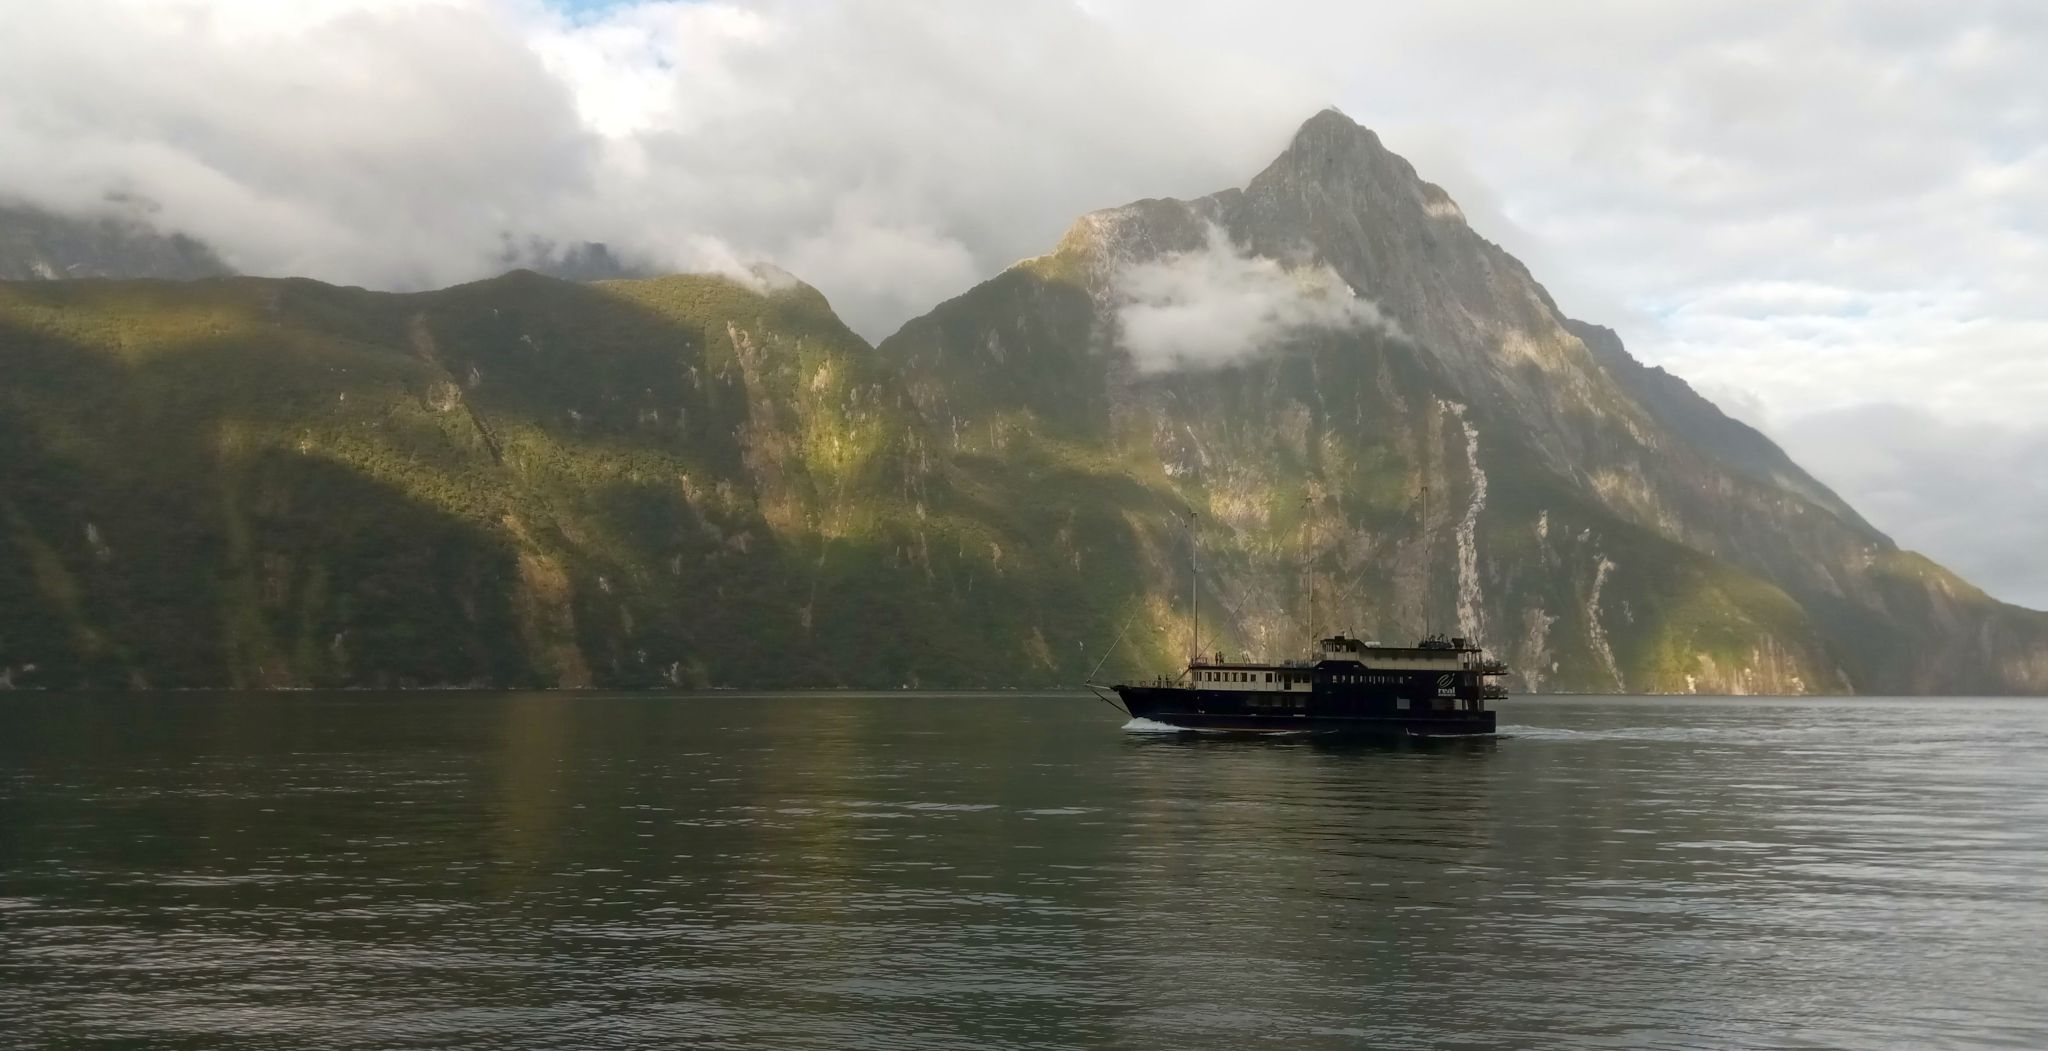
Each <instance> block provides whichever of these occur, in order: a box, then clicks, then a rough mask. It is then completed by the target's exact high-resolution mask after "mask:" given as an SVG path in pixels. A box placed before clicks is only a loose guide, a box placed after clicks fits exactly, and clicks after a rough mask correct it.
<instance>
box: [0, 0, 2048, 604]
mask: <svg viewBox="0 0 2048 1051" xmlns="http://www.w3.org/2000/svg"><path fill="white" fill-rule="evenodd" d="M0 13H4V14H5V16H6V24H7V26H8V30H7V32H6V33H4V34H0V195H4V196H11V197H14V198H18V199H25V200H27V201H29V202H31V203H35V204H40V205H44V206H49V207H57V208H66V209H79V208H92V207H98V206H101V203H102V202H104V201H105V199H106V198H107V197H108V195H109V194H119V195H125V196H127V197H129V198H137V199H146V200H149V201H152V202H154V203H155V205H156V207H157V208H158V213H157V215H158V218H159V220H160V221H162V222H165V223H167V224H172V225H176V226H179V227H182V228H184V229H186V230H188V231H189V232H191V233H193V234H195V235H197V236H199V237H201V238H203V239H205V240H207V241H209V242H211V243H213V244H215V245H217V246H219V247H220V248H221V249H222V251H223V253H224V254H225V255H227V256H228V257H229V261H230V262H231V263H233V264H234V265H235V266H237V267H238V268H240V269H242V270H245V271H248V272H252V273H277V274H283V273H293V274H307V275H311V276H316V277H321V278H325V279H328V280H335V281H343V282H350V283H359V284H366V285H372V286H380V287H423V286H431V285H437V284H445V283H448V282H452V281H457V280H464V279H468V278H472V277H476V276H479V275H481V274H484V273H487V272H490V271H491V270H492V269H493V267H494V265H495V262H496V261H497V260H498V259H500V258H502V256H503V253H504V251H505V249H506V241H505V238H506V236H507V235H508V233H509V234H512V235H514V236H516V237H518V238H528V237H533V238H544V239H554V240H559V241H581V240H601V241H605V242H607V243H610V244H612V245H614V246H616V247H619V248H622V249H625V250H627V251H629V252H631V253H635V254H637V255H640V256H642V257H644V258H646V259H648V260H649V261H652V262H655V263H658V264H662V265H667V266H675V267H689V268H721V267H725V268H729V267H735V266H738V265H741V264H742V263H744V262H746V261H750V260H755V259H768V260H772V261H774V262H777V263H779V264H780V265H782V266H784V267H786V268H787V269H789V270H791V271H792V272H794V273H796V274H798V275H799V276H801V277H803V278H804V279H806V280H808V281H810V282H812V283H813V284H816V285H818V286H819V287H820V288H822V289H823V290H824V291H825V292H826V293H827V294H828V295H829V296H831V297H832V299H833V302H834V303H835V304H836V305H838V306H839V307H840V309H841V311H842V313H844V314H845V315H846V316H847V317H848V319H849V320H850V321H851V322H852V323H853V324H854V325H855V326H856V327H857V328H859V329H861V330H862V331H863V332H865V333H867V334H869V335H871V336H875V337H879V336H881V335H884V334H886V333H887V332H888V331H890V330H892V329H893V327H894V326H895V325H896V324H897V323H899V322H900V321H902V320H903V319H904V318H906V317H908V316H910V315H912V314H914V313H917V312H920V311H922V310H924V309H926V308H927V307H929V306H930V305H931V304H933V303H934V302H936V301H937V300H939V299H942V298H944V297H946V296H948V295H951V294H954V293H956V292H958V291H960V290H962V289H963V288H965V287H967V286H968V285H970V284H971V283H973V282H974V281H976V280H978V279H980V278H983V277H986V276H988V275H990V274H992V273H994V272H995V271H997V270H999V269H1001V268H1002V267H1003V266H1005V265H1007V264H1008V263H1010V262H1011V261H1013V260H1015V259H1017V258H1021V257H1024V256H1028V255H1033V254H1036V253H1038V252H1040V251H1043V250H1044V249H1045V248H1047V247H1048V246H1049V245H1050V244H1051V243H1052V242H1053V241H1054V240H1055V239H1056V238H1057V237H1058V235H1059V233H1060V232H1061V230H1062V229H1064V227H1065V226H1066V225H1067V223H1068V222H1070V221H1071V220H1072V219H1073V218H1074V217H1075V216H1076V215H1078V214H1080V213H1081V212H1084V211H1086V210H1089V209H1091V208H1096V207H1102V206H1106V205H1113V204H1118V203H1122V202H1124V201H1126V200H1130V199H1134V198H1138V197H1145V196H1163V195H1177V196H1186V195H1195V194H1201V193H1206V192H1209V191H1211V190H1215V189H1219V188H1221V187H1224V186H1229V185H1236V184H1240V183H1242V182H1243V181H1244V180H1245V179H1246V178H1248V177H1249V176H1250V175H1251V174H1253V173H1254V172H1256V171H1257V170H1258V168H1259V167H1260V166H1261V165H1262V164H1263V163H1264V162H1265V161H1266V160H1267V159H1269V158H1270V157H1271V156H1272V155H1273V154H1274V153H1276V152H1277V151H1278V150H1279V149H1280V148H1281V146H1282V145H1283V144H1284V142H1285V140H1286V138H1287V136H1288V134H1289V132H1291V131H1292V129H1293V128H1294V126H1295V125H1297V124H1298V123H1300V121H1301V120H1303V119H1305V118H1306V117H1307V116H1308V115H1309V114H1310V113H1312V112H1313V111H1314V110H1316V109H1317V108H1320V107H1321V106H1323V105H1328V104H1333V103H1334V104H1336V105H1338V106H1340V107H1342V108H1343V109H1344V110H1345V111H1346V112H1347V113H1349V114H1350V115H1351V116H1353V117H1354V118H1356V119H1358V120H1359V121H1361V122H1363V123H1365V124H1367V125H1369V126H1372V127H1374V128H1376V129H1378V130H1379V131H1380V132H1381V134H1382V136H1383V137H1384V138H1385V139H1386V141H1387V142H1388V144H1389V145H1390V146H1392V147H1393V148H1394V149H1396V150H1397V151H1399V152H1402V153H1404V154H1406V155H1407V156H1409V157H1410V159H1412V160H1413V161H1415V163H1416V165H1417V167H1418V168H1419V169H1421V171H1422V172H1423V174H1424V175H1425V177H1428V178H1431V179H1434V180H1435V181H1437V182H1439V183H1442V184H1443V185H1444V186H1446V187H1447V188H1448V189H1449V190H1450V191H1451V193H1452V194H1453V196H1455V197H1457V198H1458V199H1459V201H1460V203H1461V204H1462V205H1463V206H1464V209H1465V211H1466V213H1467V215H1468V216H1470V218H1471V220H1472V222H1473V225H1474V226H1476V227H1477V228H1478V229H1479V230H1480V232H1481V233H1483V234H1486V235H1487V236H1489V237H1491V238H1493V239H1494V240H1497V241H1499V242H1501V243H1503V244H1504V245H1506V246H1507V247H1508V248H1509V249H1510V250H1512V251H1514V252H1515V253H1517V254H1518V255H1520V256H1522V257H1523V259H1524V260H1525V261H1527V262H1528V263H1529V264H1530V265H1531V267H1532V269H1533V270H1534V271H1535V272H1536V273H1537V275H1538V276H1539V277H1540V278H1541V279H1543V280H1544V281H1545V282H1546V283H1547V284H1548V285H1549V286H1550V287H1551V289H1552V291H1553V292H1555V293H1556V294H1557V296H1558V298H1559V300H1560V302H1561V303H1562V304H1563V305H1564V306H1565V308H1566V309H1567V310H1568V311H1570V312H1572V313H1574V314H1575V315H1577V316H1580V317H1584V318H1586V319H1588V320H1594V321H1600V322H1604V323H1607V324H1610V325H1612V326H1614V327H1616V328H1618V329H1619V330H1620V331H1621V332H1622V334H1623V336H1624V338H1626V339H1627V341H1628V343H1629V345H1630V347H1631V349H1632V350H1633V351H1634V352H1635V353H1636V354H1637V355H1638V356H1640V357H1642V358H1644V359H1645V360H1647V361H1649V362H1651V363H1653V364H1659V365H1663V366H1665V367H1667V368H1670V369H1672V370H1673V371H1675V372H1677V373H1679V374H1680V375H1683V376H1685V377H1686V378H1688V379H1690V380H1692V381H1693V382H1694V383H1695V384H1696V385H1697V386H1699V387H1700V388H1701V389H1702V390H1703V391H1705V392H1707V393H1708V394H1709V395H1710V396H1712V397H1714V398H1715V399H1716V400H1717V401H1719V402H1720V403H1721V404H1722V405H1723V406H1724V407H1725V408H1727V409H1728V410H1730V411H1731V412H1733V413H1735V414H1737V415H1739V416H1741V417H1743V418H1744V419H1747V420H1749V421H1751V422H1753V423H1756V424H1757V425H1759V426H1761V427H1762V428H1764V429H1765V430H1766V431H1767V432H1768V433H1770V434H1771V435H1773V436H1774V437H1776V438H1778V439H1779V440H1780V441H1782V442H1784V443H1785V444H1786V445H1787V446H1788V448H1789V449H1790V450H1791V452H1792V453H1793V455H1794V456H1795V457H1797V458H1798V459H1800V460H1801V462H1803V463H1805V464H1806V465H1807V466H1808V467H1809V468H1811V469H1813V470H1814V471H1815V473H1817V474H1818V475H1820V476H1821V477H1822V478H1823V479H1824V480H1825V481H1828V482H1829V483H1831V484H1833V485H1835V486H1836V487H1837V488H1838V489H1840V490H1841V491H1842V492H1843V493H1844V494H1845V495H1846V496H1847V497H1848V498H1849V499H1850V500H1851V501H1852V502H1853V503H1855V504H1856V505H1857V506H1858V507H1860V508H1862V509H1863V510H1864V511H1865V512H1866V513H1867V514H1869V515H1870V517H1871V518H1872V519H1873V520H1874V521H1875V522H1876V523H1877V524H1878V525H1879V526H1880V527H1882V528H1884V529H1886V530H1887V531H1889V532H1891V533H1892V534H1893V535H1894V536H1896V537H1898V538H1899V539H1900V540H1901V541H1902V542H1903V543H1905V544H1907V545H1908V546H1912V547H1917V548H1919V549H1922V550H1925V551H1927V552H1929V553H1930V554H1932V555H1934V556H1935V557H1936V558H1937V559H1940V560H1942V561H1944V562H1946V563H1948V564H1949V565H1951V566H1953V567H1955V568H1956V569H1958V570H1959V571H1961V572H1963V573H1964V575H1966V576H1968V577H1969V578H1970V579H1972V580H1973V581H1975V582H1977V583H1979V584H1980V585H1982V586H1984V587H1986V588H1987V589H1988V590H1990V591H1992V592H1993V593H1994V594H1997V595H1999V596H2001V597H2004V598H2007V599H2010V600H2014V601H2019V602H2023V603H2026V604H2028V605H2032V606H2035V607H2036V608H2041V607H2048V554H2044V553H2043V552H2044V550H2048V524H2044V523H2048V464H2044V462H2043V456H2044V454H2048V295H2044V294H2043V292H2044V290H2048V77H2044V76H2043V75H2041V73H2040V70H2042V69H2044V68H2048V4H2044V3H2040V2H2039V0H1944V2H1942V3H1928V2H1924V0H1802V2H1799V3H1789V4H1788V3H1784V2H1782V0H1770V2H1764V0H1718V2H1714V3H1699V2H1684V3H1678V2H1661V0H1547V2H1545V3H1542V4H1528V3H1523V2H1520V0H1437V2H1433V3H1428V4H1416V3H1407V2H1385V3H1366V2H1345V0H1263V2H1261V3H1258V4H1249V3H1241V2H1229V3H1225V2H1222V0H1000V2H996V0H990V2H975V0H955V2H948V3H932V2H914V0H761V2H682V0H661V2H651V3H591V2H573V3H572V2H556V3H548V2H544V0H295V2H293V3H290V4H282V3H275V2H272V0H149V2H144V0H66V2H64V3H32V2H29V0H0Z"/></svg>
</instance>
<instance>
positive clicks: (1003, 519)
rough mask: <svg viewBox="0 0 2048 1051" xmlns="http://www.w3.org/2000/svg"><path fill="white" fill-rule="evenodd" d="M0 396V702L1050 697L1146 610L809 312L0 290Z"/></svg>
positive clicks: (777, 292) (284, 286)
mask: <svg viewBox="0 0 2048 1051" xmlns="http://www.w3.org/2000/svg"><path fill="white" fill-rule="evenodd" d="M0 361H4V368H5V371H6V373H7V375H8V376H9V377H10V379H9V382H8V383H7V384H6V386H5V388H4V389H0V462H4V463H5V464H6V466H7V470H6V474H7V478H6V483H7V484H6V486H5V488H4V490H0V676H5V677H6V678H5V681H9V682H12V683H14V684H15V685H23V686H26V685H37V684H42V685H60V684H62V685H69V684H124V683H136V684H143V683H146V684H149V685H155V686H185V685H236V686H288V685H309V686H319V685H345V684H388V685H406V684H418V685H424V684H561V685H572V686H573V685H587V684H593V683H603V684H616V685H650V686H651V685H664V684H673V685H686V686H703V685H717V684H736V683H745V684H749V685H777V684H799V683H801V684H810V685H831V684H838V683H859V684H868V685H874V684H887V685H897V684H916V685H992V684H1002V683H1011V682H1020V681H1021V682H1031V683H1046V682H1058V681H1071V680H1072V679H1074V678H1076V677H1077V676H1078V675H1079V674H1080V673H1081V672H1083V671H1085V670H1086V669H1085V667H1083V661H1084V659H1085V657H1086V654H1085V653H1084V652H1082V647H1081V646H1080V644H1079V642H1078V640H1082V639H1087V640H1089V641H1090V642H1091V643H1092V644H1097V645H1099V640H1100V632H1101V629H1100V627H1099V625H1100V624H1101V623H1106V622H1108V621H1109V620H1110V619H1112V616H1113V615H1114V614H1115V612H1116V611H1117V610H1118V609H1121V608H1123V606H1124V605H1127V604H1129V603H1130V602H1132V601H1134V599H1133V598H1132V596H1133V595H1135V594H1137V593H1138V592H1139V591H1140V590H1141V589H1140V587H1139V582H1138V581H1137V579H1136V576H1135V569H1134V568H1132V566H1131V563H1130V560H1129V558H1128V556H1129V555H1130V554H1131V553H1132V552H1130V551H1125V552H1123V553H1122V554H1123V556H1124V557H1123V558H1122V559H1121V561H1120V562H1119V563H1106V564H1105V565H1103V566H1097V565H1095V564H1093V562H1092V558H1093V556H1092V555H1090V556H1088V557H1086V558H1084V557H1083V556H1082V555H1081V554H1080V550H1081V548H1082V547H1084V546H1087V547H1090V548H1091V550H1093V551H1099V552H1101V553H1102V555H1103V556H1104V557H1105V559H1108V558H1112V557H1116V556H1117V552H1116V550H1115V545H1116V542H1115V541H1112V542H1110V543H1105V544H1102V545H1100V546H1095V545H1093V543H1092V540H1091V538H1090V535H1089V534H1090V531H1091V530H1093V529H1095V528H1097V527H1098V526H1099V525H1100V524H1101V522H1102V521H1105V520H1107V518H1108V517H1109V516H1110V515H1111V514H1112V512H1110V511H1108V510H1103V509H1100V508H1106V507H1107V506H1109V505H1110V503H1113V502H1102V501H1092V500H1091V501H1086V502H1084V504H1083V505H1082V506H1076V507H1069V508H1063V509H1057V510H1055V509H1053V508H1049V507H1045V506H1038V507H1020V506H1018V505H1017V502H1016V500H1015V497H1014V494H1015V493H1017V492H1019V491H1024V490H1028V489H1030V488H1032V487H1034V486H1038V485H1041V484H1042V485H1054V484H1058V483H1059V480H1060V479H1061V477H1062V472H1063V471H1064V470H1066V468H1065V466H1064V465H1062V464H1059V463H1055V462H1041V461H1034V460H1031V459H1029V458H1019V459H1017V460H1014V461H1006V462H1004V463H1001V464H992V463H988V462H985V461H983V460H981V459H979V458H977V457H975V456H972V455H968V456H962V457H959V458H958V460H957V462H951V463H941V462H939V460H938V459H937V458H936V457H934V456H933V455H932V452H931V447H930V443H929V442H928V440H927V436H926V434H925V433H924V431H923V430H922V429H921V426H920V425H919V424H918V423H917V422H916V421H914V420H913V419H912V418H911V417H910V416H909V414H908V413H907V411H906V409H905V405H906V404H907V402H906V399H905V398H903V396H902V393H901V387H900V385H899V384H898V383H897V381H896V380H895V378H894V377H893V375H892V374H891V373H889V372H888V371H887V370H886V369H884V368H882V367H881V365H880V363H879V362H878V360H877V359H876V358H875V356H874V354H873V352H872V350H871V349H870V348H868V347H867V346H866V345H865V344H864V343H863V342H862V341H861V340H860V339H859V338H858V337H856V336H854V335H853V334H852V333H850V332H849V331H847V330H846V328H845V327H844V326H843V325H841V324H840V323H839V322H838V320H837V319H836V318H835V317H833V315H832V314H831V312H830V310H829V309H828V308H827V307H826V305H825V302H824V300H823V299H822V298H821V297H819V296H818V295H817V294H816V293H815V292H814V291H812V290H810V289H808V288H806V287H802V286H790V287H783V288H777V289H772V290H770V289H765V288H764V289H759V290H756V289H750V288H748V287H744V286H742V285H741V284H738V283H735V282H733V281H731V280H728V279H725V278H715V277H675V278H663V279H658V280H652V281H640V282H622V283H616V284H608V285H596V286H586V285H573V284H568V283H565V282H561V281H556V280H552V279H548V278H543V277H539V276H537V275H533V274H529V273H515V274H512V275H508V276H506V277H504V278H500V279H496V280H493V281H487V282H482V283H479V284H475V285H468V286H462V287H458V288H452V289H448V290H445V291H442V292H435V293H429V294H422V295H405V296H401V295H386V294H378V293H371V292H364V291H360V290H355V289H339V288H332V287H328V286H324V285H319V284H316V283H313V282H306V281H266V280H256V279H232V280H224V281H207V282H199V283H193V284H184V285H178V284H161V283H132V282H120V283H115V282H75V283H71V282H67V283H38V284H26V285H9V286H0ZM1118 484H1119V483H1118V482H1117V481H1116V480H1115V479H1114V478H1108V479H1104V478H1098V477H1093V476H1091V477H1090V478H1088V479H1087V481H1086V482H1085V484H1084V486H1083V488H1084V489H1085V488H1086V487H1088V486H1102V487H1107V488H1110V489H1115V488H1117V486H1118ZM1154 517H1155V518H1156V517H1157V516H1156V515H1155V516H1154ZM1159 528H1160V529H1162V530H1163V529H1164V527H1159ZM1062 538H1064V539H1062ZM1076 566H1080V567H1082V568H1084V569H1086V570H1090V571H1093V573H1094V574H1095V575H1093V576H1092V577H1091V580H1092V583H1091V584H1090V586H1088V587H1083V588H1078V589H1077V588H1074V587H1072V586H1071V581H1072V578H1073V576H1074V569H1075V567H1076ZM1088 594H1094V595H1097V596H1099V599H1098V601H1100V602H1102V603H1103V604H1104V607H1103V608H1102V609H1092V608H1088V607H1086V606H1085V604H1084V602H1085V598H1084V597H1085V596H1086V595H1088ZM1084 623H1085V624H1086V625H1087V627H1086V629H1085V630H1084V629H1083V628H1081V627H1078V626H1077V625H1079V624H1084ZM1053 637H1057V638H1060V639H1062V640H1077V641H1075V642H1071V643H1069V645H1072V646H1073V647H1074V650H1073V652H1058V653H1056V652H1054V650H1053V649H1052V644H1051V642H1050V641H1049V640H1050V639H1051V638H1053Z"/></svg>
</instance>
